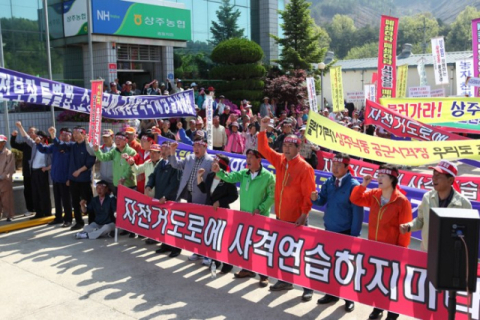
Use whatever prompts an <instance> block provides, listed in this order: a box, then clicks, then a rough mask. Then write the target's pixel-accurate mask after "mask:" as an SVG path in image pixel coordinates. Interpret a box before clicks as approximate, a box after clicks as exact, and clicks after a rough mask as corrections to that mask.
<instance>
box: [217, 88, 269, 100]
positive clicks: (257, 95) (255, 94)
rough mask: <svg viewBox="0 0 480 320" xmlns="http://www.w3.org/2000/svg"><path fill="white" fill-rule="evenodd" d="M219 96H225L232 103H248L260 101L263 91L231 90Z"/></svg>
mask: <svg viewBox="0 0 480 320" xmlns="http://www.w3.org/2000/svg"><path fill="white" fill-rule="evenodd" d="M220 94H223V95H225V97H227V98H228V99H230V100H232V101H240V100H243V99H247V100H248V101H252V102H254V101H262V98H263V91H262V90H260V91H259V90H231V91H225V92H222V93H220Z"/></svg>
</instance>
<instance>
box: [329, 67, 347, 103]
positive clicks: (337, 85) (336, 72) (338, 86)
mask: <svg viewBox="0 0 480 320" xmlns="http://www.w3.org/2000/svg"><path fill="white" fill-rule="evenodd" d="M330 83H331V85H332V106H333V112H341V111H343V109H345V103H344V100H343V81H342V67H341V66H337V67H331V68H330Z"/></svg>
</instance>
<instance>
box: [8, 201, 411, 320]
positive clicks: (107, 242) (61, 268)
mask: <svg viewBox="0 0 480 320" xmlns="http://www.w3.org/2000/svg"><path fill="white" fill-rule="evenodd" d="M234 207H235V208H237V209H238V202H237V203H236V204H235V206H234ZM321 216H322V214H321V213H320V212H314V213H313V214H312V215H311V218H310V223H311V225H313V226H318V227H321V226H322V223H321V220H322V219H321ZM4 223H5V222H4V221H2V222H0V225H3V224H4ZM362 233H363V234H364V235H366V234H367V232H366V228H364V230H363V232H362ZM73 235H74V232H70V231H65V230H64V229H62V228H59V227H51V226H40V227H35V228H31V229H26V230H20V231H17V232H12V233H9V234H0V270H2V272H1V273H0V301H2V307H1V316H0V318H1V319H4V320H5V319H53V318H56V319H67V318H68V319H82V320H85V319H89V320H93V319H117V320H118V319H239V320H245V319H282V320H283V319H299V318H302V319H362V320H363V319H367V318H368V314H369V313H370V312H371V307H369V306H366V305H361V304H358V303H357V304H356V309H355V311H354V312H353V313H351V314H347V313H345V312H344V310H343V306H344V304H343V302H338V303H336V304H334V305H330V306H327V307H325V306H318V305H317V303H316V301H317V299H319V298H320V297H321V296H322V294H321V293H318V292H316V293H315V295H314V300H312V301H310V302H307V303H302V302H301V301H300V296H301V294H302V290H301V289H299V288H296V289H295V290H291V291H288V292H285V293H283V292H280V293H279V292H274V293H271V292H269V291H268V289H267V288H263V289H262V288H259V287H258V285H257V281H258V279H248V280H236V279H234V278H233V275H232V274H228V275H223V276H218V277H217V278H216V279H212V278H211V277H210V273H209V271H208V269H207V268H205V267H202V266H201V265H200V262H195V263H194V262H189V261H187V258H188V256H189V254H190V253H189V252H186V251H184V252H183V253H182V255H180V256H179V257H177V258H174V259H170V258H167V257H166V256H164V255H157V254H155V253H154V247H153V246H148V245H145V243H144V241H143V240H140V239H129V238H125V237H120V238H119V242H118V243H114V241H113V239H98V240H76V239H74V236H73ZM413 246H414V247H417V248H418V242H414V244H413ZM236 270H237V268H235V269H234V271H236ZM384 319H385V316H384ZM400 319H408V318H406V317H400Z"/></svg>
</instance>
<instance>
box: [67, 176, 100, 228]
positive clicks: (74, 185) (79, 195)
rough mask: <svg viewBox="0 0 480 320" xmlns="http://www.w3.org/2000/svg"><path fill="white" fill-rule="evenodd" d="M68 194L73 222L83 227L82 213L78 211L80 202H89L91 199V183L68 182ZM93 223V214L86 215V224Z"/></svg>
mask: <svg viewBox="0 0 480 320" xmlns="http://www.w3.org/2000/svg"><path fill="white" fill-rule="evenodd" d="M70 194H71V195H72V207H73V214H74V215H75V222H76V223H78V224H80V225H84V224H85V223H84V222H83V218H82V211H81V209H80V201H81V200H87V203H88V202H90V200H92V198H93V192H92V183H91V182H90V181H87V182H75V181H70ZM93 221H95V215H94V214H88V223H92V222H93Z"/></svg>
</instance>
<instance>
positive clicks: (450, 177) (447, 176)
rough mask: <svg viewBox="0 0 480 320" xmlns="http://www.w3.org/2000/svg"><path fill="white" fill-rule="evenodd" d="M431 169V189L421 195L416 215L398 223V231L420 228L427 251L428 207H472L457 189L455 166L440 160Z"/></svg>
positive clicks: (405, 231) (422, 246)
mask: <svg viewBox="0 0 480 320" xmlns="http://www.w3.org/2000/svg"><path fill="white" fill-rule="evenodd" d="M429 169H433V177H432V182H433V189H434V190H431V191H429V192H427V193H425V194H424V195H423V199H422V203H421V204H420V206H419V207H418V216H417V217H416V218H415V219H413V221H411V222H409V223H405V224H401V225H400V233H401V234H405V233H407V232H412V231H417V230H422V245H421V249H422V250H423V251H428V228H429V224H430V221H429V216H430V208H458V209H472V204H471V203H470V201H468V199H467V198H465V197H464V196H463V195H462V194H461V193H460V192H458V191H457V190H455V188H456V189H458V190H459V188H458V184H457V182H456V181H455V178H456V176H457V174H458V169H457V166H456V165H454V164H453V163H451V162H450V161H447V160H442V161H440V163H439V164H438V165H436V166H435V167H429Z"/></svg>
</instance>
